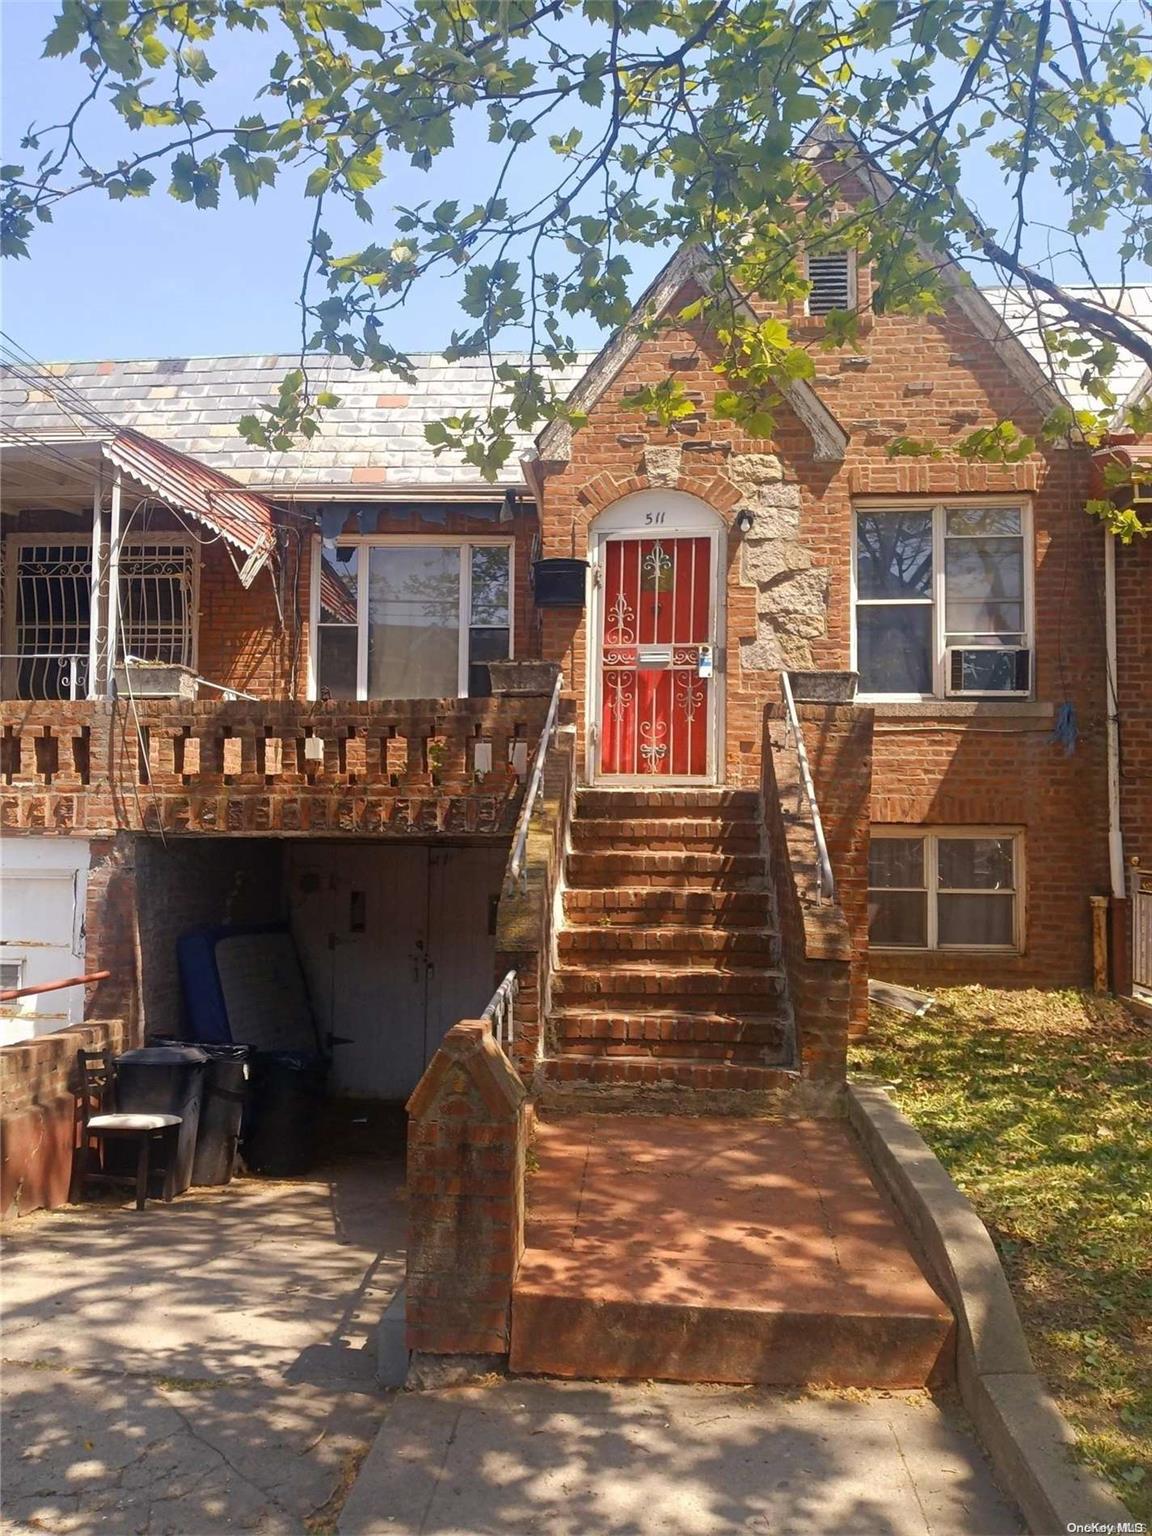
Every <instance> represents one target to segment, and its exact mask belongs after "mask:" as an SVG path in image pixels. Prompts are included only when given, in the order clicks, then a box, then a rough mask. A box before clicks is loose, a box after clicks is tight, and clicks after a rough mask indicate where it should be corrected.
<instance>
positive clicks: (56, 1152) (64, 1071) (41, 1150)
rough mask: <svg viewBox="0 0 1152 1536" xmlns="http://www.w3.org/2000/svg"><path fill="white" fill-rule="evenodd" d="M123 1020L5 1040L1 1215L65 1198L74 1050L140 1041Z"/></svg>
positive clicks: (0, 1086)
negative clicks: (13, 1041) (14, 1042)
mask: <svg viewBox="0 0 1152 1536" xmlns="http://www.w3.org/2000/svg"><path fill="white" fill-rule="evenodd" d="M135 1043H136V1042H135V1040H134V1038H133V1036H132V1034H131V1031H130V1030H129V1029H128V1028H127V1027H126V1026H125V1024H124V1022H123V1020H121V1019H103V1020H98V1021H97V1020H93V1021H92V1022H90V1023H86V1024H79V1025H74V1026H72V1027H71V1028H69V1029H58V1030H56V1031H55V1032H54V1033H52V1034H50V1035H40V1036H38V1037H37V1038H36V1039H34V1040H22V1041H19V1042H18V1043H17V1044H15V1045H5V1046H3V1047H0V1141H2V1143H3V1149H2V1154H0V1159H2V1161H0V1214H3V1215H5V1216H7V1215H12V1214H16V1215H20V1216H24V1215H27V1213H28V1212H29V1211H35V1210H39V1209H40V1208H42V1207H46V1208H47V1209H52V1208H53V1207H54V1206H57V1205H65V1204H66V1203H67V1200H68V1191H69V1186H70V1184H71V1180H72V1153H73V1148H74V1147H75V1145H76V1092H75V1090H76V1088H77V1086H78V1085H77V1070H78V1069H77V1063H76V1053H77V1052H78V1051H81V1050H86V1051H98V1050H103V1049H108V1050H112V1051H121V1050H124V1049H126V1048H127V1047H128V1046H130V1045H132V1044H135Z"/></svg>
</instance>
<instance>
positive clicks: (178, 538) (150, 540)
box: [3, 529, 200, 672]
mask: <svg viewBox="0 0 1152 1536" xmlns="http://www.w3.org/2000/svg"><path fill="white" fill-rule="evenodd" d="M38 544H39V545H53V544H56V545H64V546H69V547H71V546H80V545H83V546H85V547H86V548H87V549H88V550H89V557H88V563H89V567H91V563H92V559H91V548H92V535H91V534H90V533H61V532H58V531H57V530H55V529H53V530H51V531H49V532H47V533H13V534H9V535H8V536H7V537H6V538H5V539H4V624H3V638H4V644H3V650H4V653H5V655H8V656H15V655H16V654H17V653H16V621H17V607H18V604H17V584H18V582H19V579H20V565H21V551H22V550H25V549H29V548H35V546H36V545H38ZM148 544H171V545H172V546H174V547H176V546H179V547H181V548H183V549H187V550H188V551H189V552H190V553H191V557H192V558H191V594H190V596H189V601H188V617H189V624H190V627H191V636H190V646H189V660H188V662H187V665H188V666H189V667H190V668H191V669H192V671H193V672H196V671H198V670H199V664H200V547H199V544H198V541H197V540H196V539H195V538H193V536H192V535H191V534H188V533H169V532H167V531H166V530H164V531H157V530H156V529H153V530H151V531H150V532H141V531H139V530H137V531H136V532H132V533H126V534H125V535H124V540H123V543H122V545H121V559H123V558H124V557H125V555H128V554H130V552H131V551H132V550H133V549H138V548H139V547H140V546H141V545H148ZM117 629H118V630H119V626H117ZM120 639H121V648H122V647H123V636H122V635H121V637H120Z"/></svg>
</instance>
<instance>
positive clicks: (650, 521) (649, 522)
mask: <svg viewBox="0 0 1152 1536" xmlns="http://www.w3.org/2000/svg"><path fill="white" fill-rule="evenodd" d="M667 516H668V514H667V512H645V514H644V526H645V527H646V528H659V527H660V525H661V523H663V521H664V519H665V518H666V517H667Z"/></svg>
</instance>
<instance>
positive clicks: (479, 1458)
mask: <svg viewBox="0 0 1152 1536" xmlns="http://www.w3.org/2000/svg"><path fill="white" fill-rule="evenodd" d="M1020 1529H1021V1526H1020V1523H1019V1521H1018V1519H1017V1517H1016V1515H1015V1513H1014V1511H1013V1510H1012V1509H1011V1508H1010V1507H1009V1506H1008V1505H1007V1504H1006V1503H1005V1501H1004V1500H1003V1499H1002V1498H1001V1496H1000V1494H999V1493H998V1492H997V1490H996V1488H995V1486H994V1484H993V1482H992V1480H991V1476H990V1473H989V1471H988V1468H987V1465H986V1463H985V1461H984V1457H983V1455H982V1453H981V1451H980V1449H979V1447H978V1446H977V1445H976V1443H975V1442H974V1441H973V1440H972V1439H971V1438H970V1436H969V1435H968V1434H967V1432H966V1431H965V1430H964V1429H962V1428H961V1427H960V1426H959V1424H958V1423H956V1422H955V1421H954V1420H953V1419H952V1418H951V1416H950V1414H949V1413H948V1412H947V1411H946V1410H945V1409H944V1408H943V1407H942V1406H941V1405H940V1403H938V1402H936V1401H933V1399H932V1398H930V1397H928V1396H927V1395H926V1394H923V1393H878V1394H873V1395H867V1394H864V1393H860V1392H851V1393H841V1394H835V1393H821V1394H809V1395H801V1394H798V1393H797V1394H785V1393H772V1392H768V1391H764V1390H762V1389H759V1388H744V1389H733V1388H731V1387H711V1388H710V1387H699V1386H652V1387H640V1386H631V1385H629V1386H616V1385H611V1386H610V1385H605V1384H603V1383H598V1384H592V1385H584V1384H577V1383H574V1382H573V1383H568V1382H539V1381H536V1382H533V1381H528V1382H515V1381H505V1382H500V1383H498V1384H496V1385H493V1386H491V1387H487V1388H468V1389H461V1390H457V1391H453V1392H439V1393H426V1394H419V1395H417V1394H402V1395H401V1396H399V1397H398V1398H397V1399H396V1400H395V1402H394V1404H393V1407H392V1409H391V1411H390V1412H389V1415H388V1417H387V1419H386V1420H385V1423H384V1426H383V1428H382V1429H381V1431H380V1434H379V1436H378V1438H377V1440H376V1444H375V1445H374V1446H373V1448H372V1451H371V1453H370V1455H369V1457H368V1460H367V1461H366V1462H365V1464H364V1467H363V1470H362V1472H361V1475H360V1479H359V1481H358V1482H357V1484H356V1487H355V1488H354V1489H353V1491H352V1494H351V1496H350V1498H349V1499H348V1502H347V1503H346V1505H345V1506H344V1512H343V1514H342V1515H341V1517H340V1521H339V1533H340V1536H737V1533H739V1536H752V1533H755V1536H767V1533H771V1536H1008V1533H1011V1532H1017V1531H1019V1530H1020Z"/></svg>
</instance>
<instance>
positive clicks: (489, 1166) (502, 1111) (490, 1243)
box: [406, 1020, 528, 1355]
mask: <svg viewBox="0 0 1152 1536" xmlns="http://www.w3.org/2000/svg"><path fill="white" fill-rule="evenodd" d="M527 1136H528V1116H527V1095H526V1093H525V1090H524V1088H523V1087H522V1085H521V1083H520V1080H519V1078H518V1077H517V1076H516V1073H515V1072H514V1071H513V1069H512V1066H511V1064H510V1063H509V1061H508V1058H507V1057H506V1056H505V1055H504V1053H503V1052H502V1051H501V1050H500V1048H499V1047H498V1046H497V1045H496V1044H495V1042H494V1041H493V1039H492V1034H491V1031H490V1030H489V1029H488V1028H487V1026H486V1025H485V1024H483V1023H482V1022H480V1021H479V1020H467V1021H464V1022H462V1023H460V1024H457V1025H456V1026H455V1027H454V1028H453V1029H450V1030H449V1031H448V1034H447V1035H446V1036H445V1037H444V1041H443V1044H442V1045H441V1047H440V1049H439V1050H438V1051H437V1052H436V1055H435V1056H434V1057H433V1058H432V1061H431V1062H430V1063H429V1066H428V1069H427V1071H426V1072H425V1073H424V1076H423V1077H422V1078H421V1079H420V1082H419V1083H418V1084H417V1086H416V1090H415V1092H414V1093H413V1095H412V1097H411V1099H409V1101H408V1196H409V1203H408V1252H407V1267H408V1286H407V1299H406V1322H407V1332H408V1347H409V1349H411V1350H416V1351H421V1352H425V1353H428V1354H437V1355H452V1354H463V1355H492V1354H505V1353H507V1350H508V1342H509V1326H510V1309H511V1302H512V1282H513V1280H514V1279H515V1277H516V1269H517V1267H518V1265H519V1263H520V1258H521V1255H522V1254H523V1251H524V1158H525V1153H526V1150H527Z"/></svg>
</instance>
